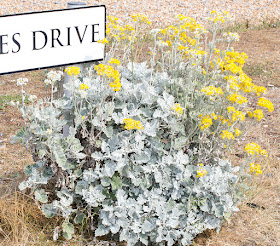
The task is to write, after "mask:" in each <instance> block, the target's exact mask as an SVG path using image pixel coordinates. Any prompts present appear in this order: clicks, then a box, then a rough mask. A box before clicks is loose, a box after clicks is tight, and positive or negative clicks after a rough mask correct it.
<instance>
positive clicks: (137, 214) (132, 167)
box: [14, 11, 273, 245]
mask: <svg viewBox="0 0 280 246" xmlns="http://www.w3.org/2000/svg"><path fill="white" fill-rule="evenodd" d="M228 18H229V16H228V14H227V13H226V12H224V13H223V14H219V13H217V12H216V11H213V12H212V16H211V18H210V19H209V23H210V28H209V30H208V31H209V32H210V33H211V35H210V37H211V40H210V41H209V42H208V41H207V40H206V35H205V34H206V33H207V30H206V29H204V28H203V27H202V26H201V25H199V24H197V23H196V22H195V20H194V19H192V18H188V17H185V16H178V18H177V19H178V20H177V23H176V24H175V25H173V26H169V27H167V28H166V29H162V30H159V29H156V30H152V31H151V35H152V38H153V40H154V47H152V48H150V51H151V52H150V53H151V59H150V62H149V63H148V62H143V63H135V62H134V60H133V54H134V46H135V42H136V41H139V39H140V38H141V31H142V30H143V25H146V24H149V22H148V21H147V19H146V17H144V16H142V15H134V16H133V21H134V24H133V25H125V26H121V25H119V23H118V19H117V18H113V17H110V18H109V20H110V22H109V23H108V26H107V39H104V40H100V41H99V42H100V43H107V42H110V44H111V49H110V51H109V53H108V55H107V58H106V60H105V61H104V63H101V64H99V65H96V66H95V67H94V68H91V69H89V71H88V75H87V76H81V77H78V75H79V69H78V68H76V67H69V68H67V69H66V71H67V73H68V74H69V75H70V76H71V81H70V83H69V84H66V85H65V86H64V88H65V89H66V90H68V91H70V92H71V96H69V97H63V98H58V99H54V97H53V93H54V89H55V87H54V85H55V83H57V81H58V80H59V79H57V78H58V77H59V74H56V73H54V72H53V73H52V74H53V75H55V76H49V77H50V80H49V81H48V83H49V84H50V85H51V97H50V100H39V101H38V102H37V104H35V103H33V104H32V105H30V106H29V107H25V106H24V104H23V107H22V112H23V115H24V118H25V119H26V130H25V131H23V132H21V133H20V134H18V135H17V136H15V137H14V141H22V142H23V143H25V144H27V145H28V146H29V147H30V148H31V150H32V153H33V156H34V160H35V161H36V163H35V164H32V165H29V166H27V167H26V169H25V173H26V175H27V176H28V179H27V180H26V181H24V182H22V183H21V184H20V189H21V190H25V189H27V188H29V189H30V190H31V192H32V193H33V194H34V197H35V199H36V200H37V201H38V202H39V205H40V208H41V209H42V211H43V213H44V214H45V215H46V216H47V217H53V216H55V215H61V216H63V217H64V218H65V221H64V223H63V225H62V228H61V229H62V231H63V236H64V237H65V238H66V239H70V238H71V237H72V235H73V234H74V231H75V228H74V224H83V223H84V222H85V221H87V224H89V225H91V228H96V229H95V230H94V232H95V235H96V236H101V235H106V234H116V235H117V236H118V237H119V240H120V241H123V240H124V241H127V243H128V245H135V244H139V243H140V242H142V243H144V244H145V245H148V244H149V243H156V244H157V245H165V243H166V242H167V244H168V245H173V244H174V243H175V242H178V243H179V244H180V245H188V244H190V243H191V240H192V239H193V238H194V237H195V236H196V235H197V234H198V233H201V232H202V231H204V230H206V229H214V228H217V229H218V228H220V226H221V224H222V222H223V221H224V219H226V218H228V217H229V216H230V215H231V213H232V212H233V211H237V210H238V209H237V204H238V202H239V201H240V200H241V199H242V198H243V196H244V192H245V191H246V189H247V188H248V183H249V182H250V180H251V178H252V175H251V174H255V175H258V174H261V173H262V170H261V167H260V165H259V164H257V163H255V160H256V159H257V158H259V157H261V156H265V155H267V153H266V151H265V150H263V149H262V148H261V147H260V146H259V145H258V144H256V143H249V144H247V145H246V146H245V152H246V153H247V155H246V160H244V162H243V163H242V164H241V165H240V167H232V166H231V164H230V160H228V159H227V151H229V150H230V148H231V145H232V144H233V142H234V140H235V139H236V138H238V137H239V136H240V135H242V134H244V132H245V129H244V130H243V128H244V122H245V120H250V121H252V122H254V121H256V120H258V121H260V120H261V119H262V117H263V113H262V111H261V110H260V109H256V108H253V109H250V108H248V106H247V101H248V100H249V99H247V98H246V96H245V94H246V93H251V94H256V95H257V96H260V95H261V94H263V93H265V92H266V89H265V88H264V87H260V86H256V85H254V84H253V83H252V82H251V79H250V78H249V77H248V76H247V75H246V74H245V73H244V72H243V70H242V67H243V65H244V63H245V60H246V54H244V53H241V54H240V53H239V52H236V51H234V50H233V49H232V48H231V47H230V45H231V43H232V42H233V41H237V40H238V35H237V34H236V33H231V32H229V33H222V35H218V31H219V28H220V25H222V24H223V23H224V22H225V21H226V20H227V19H228ZM139 36H140V37H139ZM217 42H225V44H226V49H225V50H224V51H220V50H218V49H216V44H217ZM204 44H205V45H204ZM203 46H204V47H203ZM120 50H122V51H123V52H122V53H123V57H122V56H120V53H119V52H118V51H120ZM116 54H119V56H118V57H116ZM116 58H118V59H116ZM129 60H131V62H129ZM59 78H60V77H59ZM21 82H22V81H19V83H18V84H19V85H21V86H23V84H24V83H21ZM258 106H260V107H266V108H267V109H268V110H269V111H272V110H273V105H272V103H271V102H270V101H268V100H267V99H265V98H262V97H261V98H259V100H258ZM250 118H251V119H250ZM254 118H255V119H254ZM240 129H241V130H242V131H241V130H240ZM250 173H251V174H250Z"/></svg>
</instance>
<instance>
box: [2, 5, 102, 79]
mask: <svg viewBox="0 0 280 246" xmlns="http://www.w3.org/2000/svg"><path fill="white" fill-rule="evenodd" d="M70 6H71V4H70ZM72 6H73V5H72ZM105 16H106V8H105V5H99V6H84V5H82V7H77V5H76V7H75V8H72V7H71V8H69V9H64V10H53V11H43V12H33V13H24V14H15V15H6V16H0V64H1V66H0V75H1V74H8V73H14V72H23V71H29V70H34V69H39V68H49V67H57V66H64V65H66V66H70V65H73V64H78V63H85V62H93V61H100V60H103V59H104V54H105V52H104V51H105V45H104V44H102V43H98V42H97V41H98V40H100V39H104V38H105V28H106V27H105Z"/></svg>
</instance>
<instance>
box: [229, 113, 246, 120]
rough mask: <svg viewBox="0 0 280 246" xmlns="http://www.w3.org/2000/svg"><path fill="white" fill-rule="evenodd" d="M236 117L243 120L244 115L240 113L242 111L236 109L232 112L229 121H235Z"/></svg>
mask: <svg viewBox="0 0 280 246" xmlns="http://www.w3.org/2000/svg"><path fill="white" fill-rule="evenodd" d="M238 119H240V120H241V121H244V120H245V115H244V114H243V113H242V111H239V110H236V111H234V112H233V114H232V116H231V122H235V121H237V120H238Z"/></svg>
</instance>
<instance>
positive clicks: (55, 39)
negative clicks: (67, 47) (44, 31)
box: [51, 29, 63, 48]
mask: <svg viewBox="0 0 280 246" xmlns="http://www.w3.org/2000/svg"><path fill="white" fill-rule="evenodd" d="M51 30H52V48H54V41H57V42H58V43H59V45H60V46H63V44H62V43H61V42H60V41H59V36H60V30H59V29H51ZM55 31H57V37H56V38H55V37H54V32H55Z"/></svg>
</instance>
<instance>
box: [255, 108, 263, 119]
mask: <svg viewBox="0 0 280 246" xmlns="http://www.w3.org/2000/svg"><path fill="white" fill-rule="evenodd" d="M253 117H255V118H257V119H258V121H260V120H261V119H262V118H263V112H262V111H261V110H260V109H256V110H255V111H254V112H253Z"/></svg>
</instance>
